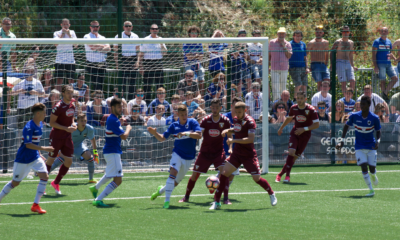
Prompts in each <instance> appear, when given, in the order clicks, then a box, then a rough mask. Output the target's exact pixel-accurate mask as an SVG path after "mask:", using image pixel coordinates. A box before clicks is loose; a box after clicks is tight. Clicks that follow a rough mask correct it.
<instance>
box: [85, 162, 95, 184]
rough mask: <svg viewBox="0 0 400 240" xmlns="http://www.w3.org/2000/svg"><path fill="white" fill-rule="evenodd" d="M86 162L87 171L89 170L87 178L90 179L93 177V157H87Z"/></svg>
mask: <svg viewBox="0 0 400 240" xmlns="http://www.w3.org/2000/svg"><path fill="white" fill-rule="evenodd" d="M87 164H88V165H87V168H88V171H89V180H92V179H93V175H94V161H93V158H91V159H89V160H88V162H87Z"/></svg>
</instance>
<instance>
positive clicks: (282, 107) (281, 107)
mask: <svg viewBox="0 0 400 240" xmlns="http://www.w3.org/2000/svg"><path fill="white" fill-rule="evenodd" d="M277 108H278V109H285V107H284V106H280V107H277Z"/></svg>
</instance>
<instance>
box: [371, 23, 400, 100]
mask: <svg viewBox="0 0 400 240" xmlns="http://www.w3.org/2000/svg"><path fill="white" fill-rule="evenodd" d="M379 32H380V34H381V37H380V38H378V39H376V40H375V41H374V43H373V45H372V64H373V65H374V72H375V73H376V74H379V80H380V81H381V90H382V97H383V99H384V100H385V101H389V97H388V93H389V91H390V89H392V87H393V86H394V85H395V84H396V82H397V76H396V73H395V71H394V69H393V67H392V63H391V62H390V59H391V58H394V56H393V55H392V54H391V53H390V50H391V49H392V42H391V41H390V40H389V39H388V38H387V36H388V34H389V29H388V28H387V27H382V28H381V29H380V31H379ZM386 75H388V77H389V78H390V79H391V81H390V82H389V84H388V85H387V86H386Z"/></svg>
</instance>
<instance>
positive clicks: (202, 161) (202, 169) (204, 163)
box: [193, 152, 226, 173]
mask: <svg viewBox="0 0 400 240" xmlns="http://www.w3.org/2000/svg"><path fill="white" fill-rule="evenodd" d="M225 159H226V156H225V153H224V152H222V153H218V154H211V153H204V152H200V153H199V156H197V159H196V162H195V163H194V168H193V171H194V172H199V173H207V171H208V169H209V168H210V166H211V164H214V167H215V168H218V167H220V166H224V165H225Z"/></svg>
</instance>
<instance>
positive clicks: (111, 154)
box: [89, 98, 132, 207]
mask: <svg viewBox="0 0 400 240" xmlns="http://www.w3.org/2000/svg"><path fill="white" fill-rule="evenodd" d="M110 105H111V115H110V116H109V117H108V118H107V121H106V133H105V139H106V143H105V145H104V147H103V155H104V160H106V162H107V166H106V170H105V174H104V176H103V177H102V178H101V179H100V181H99V182H98V183H97V184H96V185H94V186H91V187H89V190H90V191H91V192H92V194H93V197H94V198H95V200H94V201H93V206H100V207H108V205H106V204H104V203H103V198H105V197H106V196H108V195H110V194H111V193H112V192H113V191H114V190H115V189H116V188H117V187H118V186H119V185H121V183H122V177H123V176H124V174H123V173H122V163H121V154H122V149H121V140H126V139H127V138H128V136H129V132H130V131H131V129H132V127H131V126H130V125H128V126H126V130H125V132H124V130H123V129H122V127H121V122H120V121H119V119H118V116H120V115H121V114H122V101H121V99H119V98H113V99H112V100H111V104H110ZM111 178H113V181H112V182H111V183H109V184H108V185H107V186H106V188H105V189H104V190H103V192H101V193H100V195H99V196H97V193H98V190H99V189H100V187H101V186H102V185H104V184H105V183H107V182H108V181H109V180H111Z"/></svg>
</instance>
